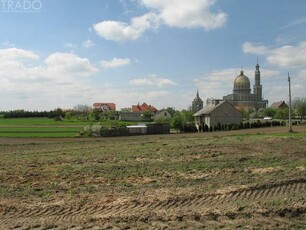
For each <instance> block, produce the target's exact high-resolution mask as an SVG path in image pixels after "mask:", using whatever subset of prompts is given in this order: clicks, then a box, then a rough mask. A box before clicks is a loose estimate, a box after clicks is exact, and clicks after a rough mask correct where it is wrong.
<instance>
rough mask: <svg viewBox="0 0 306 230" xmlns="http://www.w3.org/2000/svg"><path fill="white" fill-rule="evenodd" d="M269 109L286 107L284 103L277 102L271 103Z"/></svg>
mask: <svg viewBox="0 0 306 230" xmlns="http://www.w3.org/2000/svg"><path fill="white" fill-rule="evenodd" d="M270 107H271V108H273V109H278V108H280V107H288V106H287V104H286V103H285V102H284V101H278V102H273V103H272V105H271V106H270Z"/></svg>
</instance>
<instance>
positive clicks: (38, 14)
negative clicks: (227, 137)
mask: <svg viewBox="0 0 306 230" xmlns="http://www.w3.org/2000/svg"><path fill="white" fill-rule="evenodd" d="M305 12H306V1H305V0H294V1H292V0H248V1H245V0H231V1H229V0H188V1H187V0H167V1H165V0H0V28H1V29H0V111H8V110H16V109H24V110H30V111H34V110H35V111H43V110H53V109H56V108H63V109H70V108H73V107H75V106H76V105H89V106H91V105H92V104H93V103H96V102H100V103H110V102H111V103H115V104H116V105H117V110H120V109H122V108H127V107H131V105H135V104H138V103H143V102H146V103H147V104H151V105H153V106H155V107H156V108H157V109H163V108H167V107H173V108H175V109H178V110H182V109H188V108H189V107H190V106H191V103H192V100H193V99H194V98H195V97H196V93H197V90H198V91H199V94H200V97H201V98H202V100H203V101H204V102H205V101H206V99H207V98H222V97H223V96H225V95H228V94H231V93H232V92H233V82H234V79H235V78H236V77H237V76H238V75H239V74H240V70H241V69H243V70H244V73H245V75H246V76H248V77H249V79H250V81H251V88H252V86H253V84H254V71H255V65H256V63H257V60H258V64H259V65H260V71H261V84H262V86H263V97H264V99H266V100H269V105H270V104H272V103H273V102H276V101H288V100H289V99H288V91H289V90H288V73H289V75H290V78H291V90H292V97H293V98H295V97H306V93H305V92H306V13H305Z"/></svg>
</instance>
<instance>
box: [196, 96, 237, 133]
mask: <svg viewBox="0 0 306 230" xmlns="http://www.w3.org/2000/svg"><path fill="white" fill-rule="evenodd" d="M193 116H194V117H195V125H196V127H197V128H198V130H199V129H200V127H204V125H207V126H208V128H210V127H214V126H216V125H217V124H218V123H220V125H225V124H240V123H241V122H242V114H241V112H240V111H239V110H238V109H237V108H235V107H234V106H233V105H232V104H230V103H229V102H227V101H221V102H220V101H218V100H216V101H215V103H211V104H210V105H207V106H205V107H204V108H203V109H201V110H200V111H198V112H197V113H195V114H194V115H193Z"/></svg>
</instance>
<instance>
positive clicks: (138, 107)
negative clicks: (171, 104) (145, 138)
mask: <svg viewBox="0 0 306 230" xmlns="http://www.w3.org/2000/svg"><path fill="white" fill-rule="evenodd" d="M146 111H150V112H151V113H156V112H157V109H156V108H155V107H154V106H152V105H148V104H147V103H143V104H142V105H140V104H139V103H138V104H137V105H132V112H133V113H137V112H146Z"/></svg>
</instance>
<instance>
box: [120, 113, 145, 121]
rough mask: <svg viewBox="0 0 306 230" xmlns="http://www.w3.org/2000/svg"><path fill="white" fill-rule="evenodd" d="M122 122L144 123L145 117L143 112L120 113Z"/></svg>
mask: <svg viewBox="0 0 306 230" xmlns="http://www.w3.org/2000/svg"><path fill="white" fill-rule="evenodd" d="M119 120H120V121H143V120H144V117H143V115H142V112H134V113H132V112H120V113H119Z"/></svg>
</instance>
